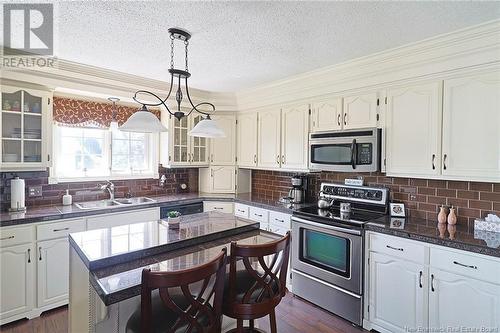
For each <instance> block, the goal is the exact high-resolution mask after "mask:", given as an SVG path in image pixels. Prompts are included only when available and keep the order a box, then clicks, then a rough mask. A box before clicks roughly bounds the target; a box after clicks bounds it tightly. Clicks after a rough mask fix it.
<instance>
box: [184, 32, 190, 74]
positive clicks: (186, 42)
mask: <svg viewBox="0 0 500 333" xmlns="http://www.w3.org/2000/svg"><path fill="white" fill-rule="evenodd" d="M184 45H185V47H186V72H189V69H188V45H189V41H187V40H185V41H184Z"/></svg>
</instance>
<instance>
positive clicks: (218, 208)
mask: <svg viewBox="0 0 500 333" xmlns="http://www.w3.org/2000/svg"><path fill="white" fill-rule="evenodd" d="M214 209H217V210H223V209H224V208H222V207H214Z"/></svg>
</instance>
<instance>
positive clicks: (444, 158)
mask: <svg viewBox="0 0 500 333" xmlns="http://www.w3.org/2000/svg"><path fill="white" fill-rule="evenodd" d="M447 157H448V155H447V154H444V156H443V169H444V170H446V158H447Z"/></svg>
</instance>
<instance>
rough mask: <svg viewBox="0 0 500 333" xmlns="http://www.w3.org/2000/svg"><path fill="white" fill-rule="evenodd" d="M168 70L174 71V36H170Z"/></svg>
mask: <svg viewBox="0 0 500 333" xmlns="http://www.w3.org/2000/svg"><path fill="white" fill-rule="evenodd" d="M170 68H171V69H174V35H170Z"/></svg>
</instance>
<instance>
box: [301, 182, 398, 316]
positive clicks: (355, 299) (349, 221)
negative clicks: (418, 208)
mask: <svg viewBox="0 0 500 333" xmlns="http://www.w3.org/2000/svg"><path fill="white" fill-rule="evenodd" d="M388 197H389V195H388V190H387V189H385V188H373V187H365V186H350V185H340V184H329V183H323V184H321V192H320V200H319V202H318V206H320V207H322V208H318V207H317V206H311V207H305V208H301V209H298V210H296V211H294V214H293V216H292V239H293V240H294V241H293V242H292V280H293V293H294V294H296V295H297V296H300V297H302V298H304V299H306V300H308V301H310V302H312V303H314V304H316V305H318V306H320V307H322V308H324V309H326V310H328V311H331V312H333V313H335V314H337V315H339V316H341V317H343V318H345V319H347V320H349V321H351V322H353V323H354V324H356V325H361V324H362V318H363V234H364V233H363V224H364V223H366V222H367V221H369V220H373V219H376V218H378V217H380V216H381V215H384V214H386V213H387V203H388ZM341 208H342V209H341Z"/></svg>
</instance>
